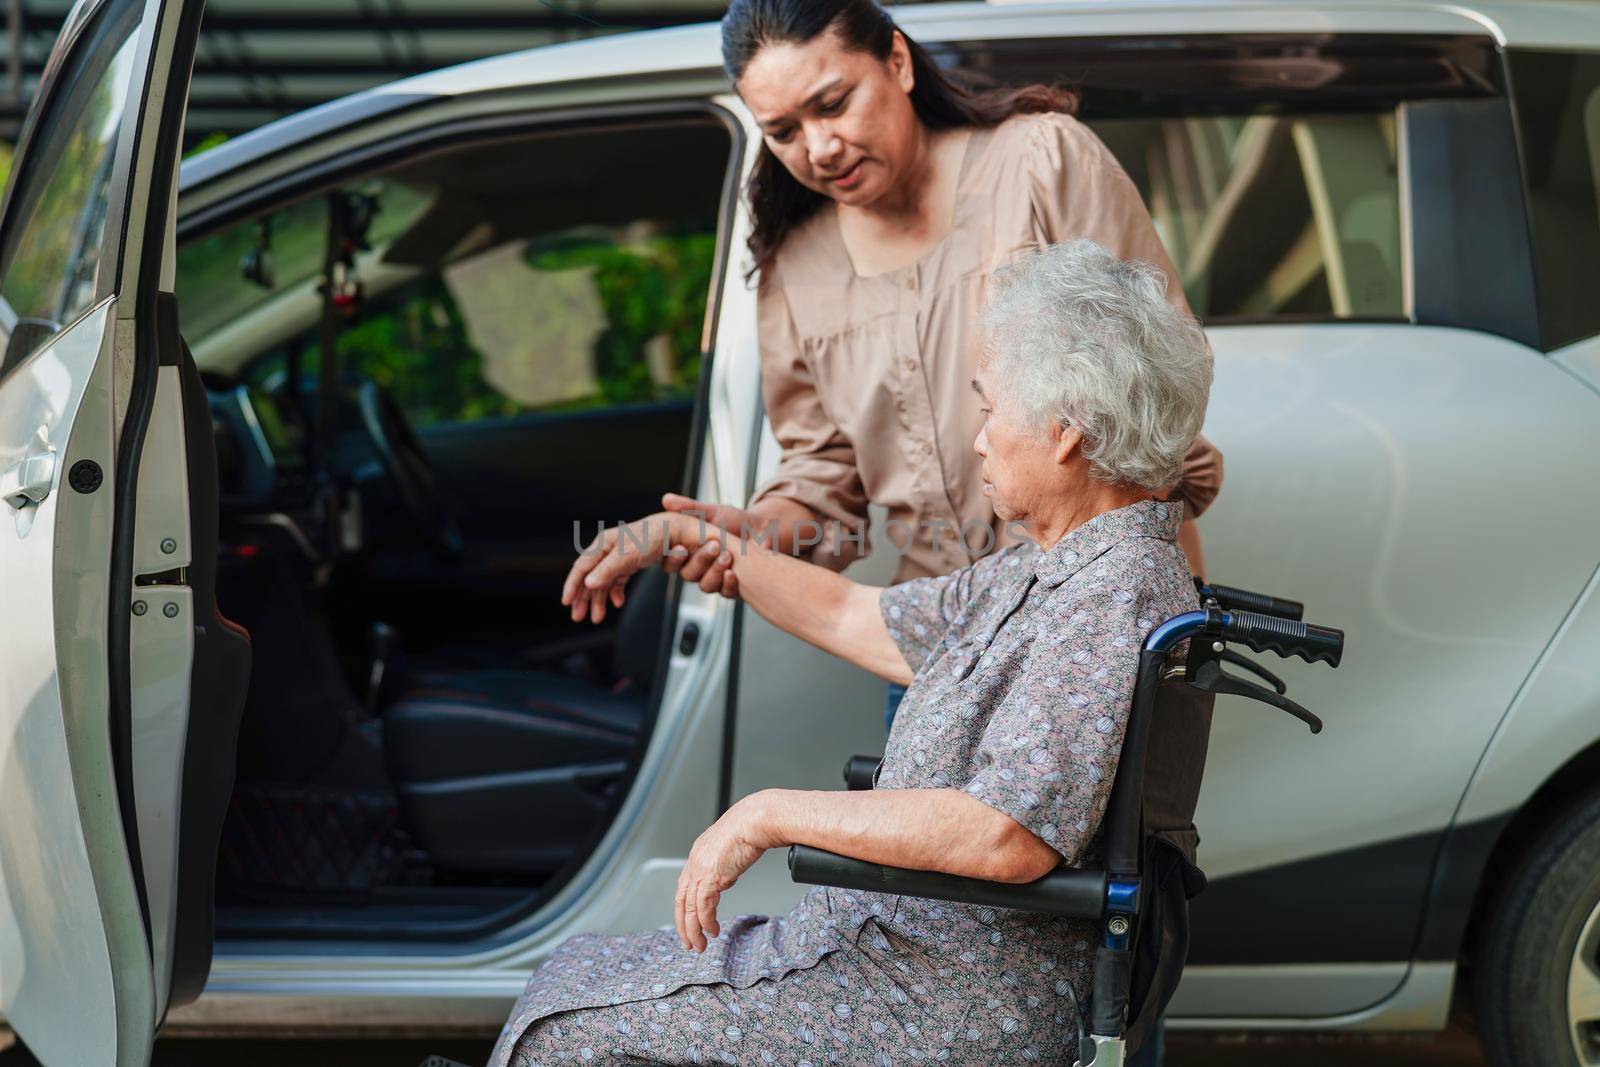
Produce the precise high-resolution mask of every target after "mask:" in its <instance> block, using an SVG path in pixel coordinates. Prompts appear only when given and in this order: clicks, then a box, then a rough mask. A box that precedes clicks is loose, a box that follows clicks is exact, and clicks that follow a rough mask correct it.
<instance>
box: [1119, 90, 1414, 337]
mask: <svg viewBox="0 0 1600 1067" xmlns="http://www.w3.org/2000/svg"><path fill="white" fill-rule="evenodd" d="M1089 124H1090V125H1091V126H1092V127H1093V128H1094V130H1095V132H1096V133H1098V134H1099V135H1100V137H1101V139H1102V140H1104V141H1105V142H1106V144H1107V146H1108V147H1110V149H1111V150H1112V152H1114V153H1115V154H1116V156H1117V158H1118V159H1119V160H1120V161H1121V163H1122V165H1123V167H1124V168H1125V169H1126V170H1127V172H1128V174H1129V176H1130V177H1132V178H1133V180H1134V183H1135V184H1136V185H1138V187H1139V191H1140V193H1141V194H1143V196H1144V200H1145V204H1146V205H1147V206H1148V207H1149V209H1150V214H1151V217H1152V218H1153V219H1154V220H1155V224H1156V229H1157V230H1158V231H1159V232H1160V234H1161V239H1162V241H1163V243H1164V244H1165V245H1166V247H1167V252H1168V254H1170V255H1171V257H1172V260H1173V262H1174V264H1176V265H1177V268H1178V275H1179V277H1180V278H1181V279H1182V280H1183V285H1184V289H1185V291H1186V292H1187V293H1188V296H1189V301H1190V303H1191V305H1192V306H1193V308H1194V311H1195V313H1196V314H1197V315H1199V316H1200V317H1201V318H1202V319H1204V320H1206V321H1208V322H1215V321H1218V320H1225V319H1252V320H1261V319H1266V320H1271V319H1277V318H1302V317H1310V318H1336V319H1344V318H1400V317H1402V316H1404V315H1405V313H1406V309H1405V306H1404V295H1403V294H1404V288H1403V285H1402V282H1401V272H1402V263H1401V252H1400V248H1401V245H1400V193H1399V166H1398V162H1397V155H1396V150H1395V126H1394V116H1393V113H1392V112H1381V113H1366V114H1343V115H1341V114H1308V115H1277V114H1267V113H1263V114H1254V115H1242V116H1216V115H1205V116H1186V117H1181V118H1115V119H1100V120H1092V121H1090V123H1089Z"/></svg>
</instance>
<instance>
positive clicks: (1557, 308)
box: [1508, 51, 1600, 349]
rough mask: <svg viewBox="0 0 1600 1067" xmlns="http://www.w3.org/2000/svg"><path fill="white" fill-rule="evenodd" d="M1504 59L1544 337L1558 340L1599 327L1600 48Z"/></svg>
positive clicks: (1550, 344) (1546, 341) (1550, 342)
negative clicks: (1519, 155) (1591, 51)
mask: <svg viewBox="0 0 1600 1067" xmlns="http://www.w3.org/2000/svg"><path fill="white" fill-rule="evenodd" d="M1508 62H1509V64H1510V71H1511V100H1512V105H1513V109H1514V110H1515V113H1516V120H1517V137H1518V141H1519V142H1520V143H1521V147H1522V171H1523V177H1524V180H1525V181H1526V183H1527V184H1526V189H1527V198H1528V216H1529V222H1530V223H1531V226H1532V231H1533V254H1534V274H1535V277H1536V279H1537V283H1538V289H1539V319H1540V327H1541V334H1542V342H1543V345H1544V347H1545V348H1546V349H1552V348H1559V347H1560V346H1562V345H1565V344H1570V343H1571V342H1573V341H1578V340H1582V339H1583V338H1585V337H1592V336H1594V335H1595V334H1597V333H1600V300H1597V299H1596V296H1597V295H1600V55H1596V54H1594V53H1578V52H1528V51H1514V52H1512V53H1511V54H1510V57H1509V60H1508Z"/></svg>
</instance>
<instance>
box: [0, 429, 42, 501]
mask: <svg viewBox="0 0 1600 1067" xmlns="http://www.w3.org/2000/svg"><path fill="white" fill-rule="evenodd" d="M39 444H42V442H35V447H37V446H38V445H39ZM55 481H56V453H55V450H54V449H52V448H51V447H50V446H49V445H48V444H46V445H44V448H43V450H42V451H36V452H34V453H33V454H32V455H29V456H27V457H26V458H24V459H23V460H22V462H21V463H18V464H17V465H16V466H14V467H12V468H11V469H10V470H7V471H4V472H0V497H4V498H5V502H6V503H7V504H9V505H10V506H11V508H12V509H13V510H18V511H20V510H21V509H22V508H23V507H25V506H26V505H28V504H38V503H40V502H42V501H43V500H44V498H45V497H47V496H49V495H50V490H51V488H53V487H54V485H55Z"/></svg>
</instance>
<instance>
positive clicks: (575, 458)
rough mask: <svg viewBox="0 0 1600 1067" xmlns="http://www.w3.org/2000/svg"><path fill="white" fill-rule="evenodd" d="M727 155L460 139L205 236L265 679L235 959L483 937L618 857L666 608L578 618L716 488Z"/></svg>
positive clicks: (189, 304)
mask: <svg viewBox="0 0 1600 1067" xmlns="http://www.w3.org/2000/svg"><path fill="white" fill-rule="evenodd" d="M731 152H732V142H731V139H730V135H729V133H728V130H727V129H726V127H724V126H723V125H721V124H720V123H719V122H717V121H715V120H713V119H711V118H709V117H707V116H705V115H704V114H703V113H686V114H683V115H674V116H664V117H663V116H655V117H651V118H650V119H649V120H648V121H640V120H632V121H611V122H605V123H592V122H591V123H588V124H584V125H574V126H566V127H562V128H550V127H540V128H529V129H524V130H522V131H520V132H506V131H504V130H501V131H499V132H495V133H492V134H486V135H483V136H479V137H475V138H466V139H463V138H461V137H459V136H457V137H455V138H454V139H453V140H452V141H451V142H450V143H435V144H433V145H432V146H431V147H427V146H425V147H422V148H418V149H412V150H410V151H408V152H406V153H405V154H404V155H403V156H402V157H401V158H398V159H391V160H390V161H389V162H387V163H385V164H384V165H381V166H376V167H369V168H368V169H365V170H362V171H358V172H355V173H350V174H347V175H344V176H342V177H340V178H338V179H337V180H336V181H335V182H333V183H332V184H329V183H327V182H323V183H321V184H319V185H318V186H317V187H315V188H309V189H301V190H298V191H296V192H294V193H292V194H289V196H288V197H287V198H284V197H280V198H279V199H278V200H277V201H275V202H273V203H268V204H262V203H259V202H257V203H254V204H247V205H242V206H240V207H239V208H238V209H237V210H236V211H233V212H232V213H230V214H228V215H223V216H215V215H213V216H212V217H210V218H208V220H207V221H205V222H204V223H202V224H201V225H200V226H198V227H196V226H190V227H188V228H187V229H185V230H184V231H182V232H181V233H180V248H179V266H178V281H177V295H178V305H179V309H180V314H181V317H182V330H183V333H184V336H185V338H186V339H187V341H188V342H189V345H190V346H191V348H192V351H193V354H194V359H195V362H196V364H197V365H198V367H199V369H200V373H201V376H202V379H203V381H204V384H205V386H206V391H207V396H208V399H209V405H210V412H211V419H212V429H213V432H214V434H215V438H216V453H217V464H218V477H219V481H220V486H221V490H220V493H221V495H220V500H221V512H222V515H221V527H220V532H219V537H218V568H217V574H216V597H217V601H218V603H219V606H220V608H221V610H222V612H223V614H224V615H226V616H227V617H228V618H230V619H232V620H234V621H236V622H237V623H239V624H240V625H241V626H242V627H243V628H244V629H246V630H248V632H249V635H250V641H251V645H252V649H253V660H254V662H253V668H252V670H251V672H250V677H249V688H248V694H247V696H246V699H245V708H244V714H243V720H242V724H241V728H240V734H239V746H238V762H237V768H236V772H237V773H236V779H235V785H234V789H233V794H232V798H231V801H230V804H229V807H228V812H227V817H226V821H225V824H224V827H223V831H222V840H221V848H220V854H219V858H218V868H217V872H218V873H217V886H216V894H217V895H216V900H217V935H218V936H219V937H220V938H252V939H254V938H273V937H296V938H299V937H316V936H327V937H341V938H344V937H350V938H363V937H375V938H386V937H402V936H403V937H407V938H417V937H423V938H428V937H432V938H440V939H451V938H455V939H464V938H472V937H477V936H482V935H483V934H485V933H487V932H489V931H491V930H493V929H495V928H497V927H498V926H500V925H504V924H505V923H508V922H510V921H513V920H514V919H515V918H517V917H520V916H521V915H524V914H527V913H528V912H529V911H530V910H531V909H533V908H535V907H537V906H538V904H539V902H540V901H542V900H543V899H546V898H547V897H548V895H549V894H550V893H552V892H553V891H554V890H555V889H556V888H558V887H559V886H560V885H561V884H562V883H563V882H564V880H565V879H566V877H567V876H568V875H569V874H570V873H571V872H573V871H574V870H576V868H577V867H578V866H579V865H581V863H582V861H583V860H584V859H585V858H586V857H587V855H588V854H589V853H590V852H591V851H592V849H593V847H594V846H595V844H596V843H597V842H598V840H599V838H600V836H601V834H603V832H604V831H605V829H606V827H607V826H608V825H609V822H610V818H611V815H612V813H613V812H614V811H615V809H616V807H617V806H618V804H619V803H620V801H621V799H622V797H623V796H624V794H625V793H626V790H627V788H628V785H629V782H630V779H631V775H632V773H633V770H634V768H635V767H636V765H637V762H638V760H639V758H640V756H641V754H642V752H643V750H644V747H645V744H646V742H647V741H648V739H649V735H650V730H651V725H652V721H653V718H654V715H655V704H656V701H657V699H658V698H659V695H660V692H661V688H662V681H663V677H664V673H665V668H666V663H667V654H666V653H667V643H668V640H669V638H670V636H671V632H672V626H671V623H672V616H673V612H674V604H675V590H674V589H672V588H671V587H670V585H669V581H668V579H666V577H665V576H664V575H663V574H662V573H661V572H659V571H652V572H646V573H645V574H641V575H640V576H639V577H638V578H636V579H635V580H634V581H633V582H632V583H630V585H629V589H628V600H627V603H626V605H625V606H624V608H623V609H622V610H621V611H620V612H616V613H613V615H612V616H611V617H610V618H608V619H607V621H606V623H605V624H604V625H603V626H601V627H599V628H594V627H588V626H585V627H583V628H581V629H580V628H579V627H577V626H574V625H573V624H572V623H571V621H570V619H569V618H568V617H567V614H566V611H565V609H564V608H562V607H561V605H560V603H559V591H560V586H561V581H562V579H563V578H564V576H565V573H566V571H567V569H568V567H569V566H570V565H571V562H572V559H573V556H574V554H575V551H576V549H577V548H578V547H579V545H581V544H582V543H584V542H587V541H588V540H589V539H591V538H593V537H594V536H595V534H596V532H597V530H598V526H599V524H600V523H601V522H607V523H612V524H614V523H616V522H618V521H622V520H625V519H628V518H633V517H637V516H639V515H642V514H646V513H649V512H651V511H655V510H659V500H660V494H661V493H662V492H663V491H666V490H682V489H686V488H687V487H688V485H689V483H690V480H691V478H692V475H693V459H694V456H695V455H696V453H697V448H696V441H697V430H696V427H697V422H698V414H697V413H698V405H699V393H700V382H701V369H702V359H703V356H704V352H705V348H704V337H705V336H706V335H707V323H708V322H709V321H710V318H709V316H710V315H711V314H714V309H713V308H708V296H709V294H710V293H711V292H712V288H713V287H712V276H713V271H714V270H716V269H718V268H717V263H718V260H717V256H716V249H717V243H718V239H719V237H718V233H719V224H720V223H721V220H722V215H723V206H724V203H725V199H726V197H725V189H726V188H727V187H728V180H729V179H728V170H729V166H730V158H731ZM661 159H671V160H672V161H673V165H672V167H671V168H662V167H661V166H660V165H659V162H658V161H659V160H661ZM645 170H648V171H649V172H650V174H651V181H649V182H639V181H638V180H637V179H638V175H639V174H640V173H642V172H644V171H645ZM324 279H328V280H329V284H324ZM330 352H331V353H332V355H333V358H332V359H331V360H329V359H325V353H330Z"/></svg>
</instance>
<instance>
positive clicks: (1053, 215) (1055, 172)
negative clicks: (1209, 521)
mask: <svg viewBox="0 0 1600 1067" xmlns="http://www.w3.org/2000/svg"><path fill="white" fill-rule="evenodd" d="M1029 148H1030V154H1029V157H1028V172H1029V175H1030V179H1031V187H1030V197H1031V199H1032V204H1033V211H1034V219H1035V225H1036V226H1037V227H1038V228H1039V231H1040V233H1041V234H1042V235H1043V239H1044V240H1045V241H1047V242H1048V243H1051V244H1056V243H1059V242H1061V241H1070V240H1072V239H1073V238H1075V237H1087V238H1089V239H1090V240H1092V241H1094V242H1095V243H1096V244H1098V245H1100V246H1101V247H1103V248H1105V249H1107V250H1109V251H1111V252H1113V253H1115V254H1116V255H1117V256H1119V257H1121V258H1122V259H1135V260H1140V261H1143V262H1145V263H1149V264H1152V265H1153V266H1156V267H1159V268H1161V270H1162V271H1163V272H1165V274H1166V276H1167V299H1168V300H1169V301H1170V302H1171V303H1172V305H1173V306H1174V307H1176V308H1178V309H1180V310H1182V311H1184V312H1189V310H1190V308H1189V301H1188V298H1187V297H1186V296H1184V292H1183V284H1182V283H1181V282H1180V281H1179V280H1178V272H1177V269H1176V268H1175V267H1173V265H1172V259H1171V257H1169V256H1168V255H1167V250H1166V248H1165V247H1164V246H1163V245H1162V243H1161V236H1160V235H1159V234H1158V233H1157V232H1156V227H1155V223H1154V222H1152V221H1151V219H1150V212H1149V211H1147V210H1145V206H1144V201H1143V200H1142V199H1141V198H1140V197H1139V190H1138V188H1137V187H1136V186H1135V185H1134V184H1133V180H1132V179H1131V178H1129V177H1128V174H1127V172H1126V171H1124V170H1123V169H1122V164H1121V163H1118V162H1117V158H1116V157H1115V156H1113V155H1112V154H1111V150H1110V149H1108V148H1107V147H1106V146H1105V144H1104V143H1103V142H1102V141H1101V140H1100V138H1098V137H1096V136H1095V135H1094V131H1093V130H1091V129H1089V127H1087V126H1085V125H1084V124H1083V123H1081V122H1079V121H1078V120H1077V119H1075V118H1073V117H1072V116H1070V115H1048V116H1045V118H1044V121H1042V122H1040V123H1039V125H1038V127H1037V128H1036V129H1035V130H1034V131H1033V137H1032V139H1031V141H1030V145H1029ZM1221 490H1222V453H1221V452H1220V451H1218V450H1217V446H1216V445H1214V444H1212V443H1211V442H1210V441H1208V440H1206V439H1205V438H1204V437H1196V438H1195V439H1194V444H1192V445H1190V446H1189V452H1188V454H1187V455H1186V456H1184V458H1183V477H1182V479H1181V480H1180V481H1179V482H1178V484H1177V485H1175V486H1173V487H1172V488H1170V489H1168V490H1167V491H1166V493H1165V494H1163V495H1164V496H1165V497H1166V498H1167V499H1171V498H1173V497H1174V496H1175V497H1177V498H1178V499H1181V500H1182V501H1183V515H1184V518H1186V519H1197V518H1199V517H1200V516H1201V514H1203V513H1204V512H1205V510H1206V508H1208V507H1210V506H1211V502H1212V501H1213V500H1215V499H1216V498H1217V493H1219V492H1220V491H1221Z"/></svg>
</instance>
